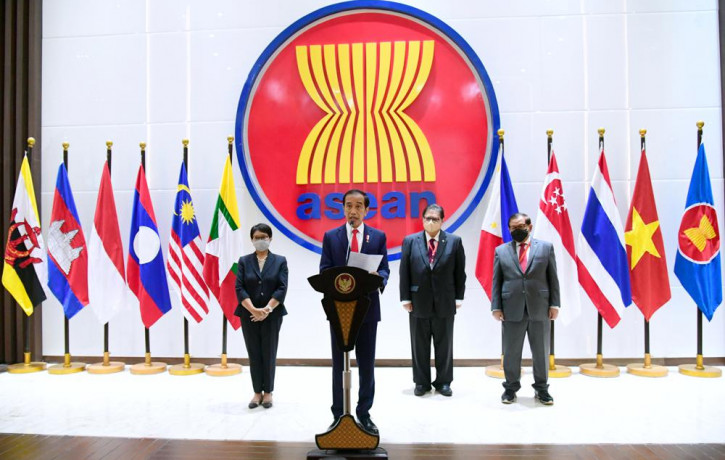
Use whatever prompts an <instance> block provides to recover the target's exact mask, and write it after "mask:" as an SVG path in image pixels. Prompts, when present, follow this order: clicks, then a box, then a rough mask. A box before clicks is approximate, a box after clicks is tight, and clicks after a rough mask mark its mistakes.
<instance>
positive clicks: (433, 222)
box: [400, 204, 466, 396]
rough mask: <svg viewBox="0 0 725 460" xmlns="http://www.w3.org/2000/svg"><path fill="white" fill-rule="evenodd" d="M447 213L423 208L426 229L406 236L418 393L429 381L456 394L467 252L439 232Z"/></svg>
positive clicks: (403, 296)
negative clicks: (456, 334)
mask: <svg viewBox="0 0 725 460" xmlns="http://www.w3.org/2000/svg"><path fill="white" fill-rule="evenodd" d="M443 218H444V211H443V208H442V207H440V206H439V205H437V204H431V205H428V206H427V207H426V208H425V210H424V211H423V227H424V228H425V230H424V231H423V232H419V233H414V234H412V235H408V236H406V237H405V239H404V240H403V250H402V255H401V257H400V300H401V302H402V304H403V308H405V310H406V311H408V313H410V315H409V323H410V344H411V348H412V354H413V381H414V382H415V395H416V396H423V395H424V394H425V393H427V392H428V391H430V389H431V385H432V386H433V387H435V388H436V390H438V392H439V393H440V394H442V395H443V396H452V395H453V391H452V390H451V382H452V381H453V319H454V317H455V314H456V310H457V309H458V308H460V307H461V305H462V304H463V293H464V291H465V288H466V272H465V266H466V255H465V254H464V252H463V243H462V242H461V238H460V237H458V236H456V235H453V234H450V233H446V232H444V231H443V230H441V226H442V225H443ZM431 339H432V340H433V344H434V346H435V366H436V379H435V381H434V382H431V378H430V344H431Z"/></svg>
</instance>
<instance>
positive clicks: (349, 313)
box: [307, 267, 388, 459]
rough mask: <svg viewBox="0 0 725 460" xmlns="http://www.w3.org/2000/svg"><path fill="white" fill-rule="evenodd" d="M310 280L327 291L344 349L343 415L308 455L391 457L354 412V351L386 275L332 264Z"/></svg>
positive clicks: (317, 437) (329, 314)
mask: <svg viewBox="0 0 725 460" xmlns="http://www.w3.org/2000/svg"><path fill="white" fill-rule="evenodd" d="M307 280H308V281H309V283H310V285H311V286H312V288H313V289H314V290H316V291H317V292H322V293H323V294H324V297H323V299H322V307H323V309H324V310H325V314H326V315H327V319H328V320H329V321H330V325H331V327H332V330H333V333H334V335H335V341H336V342H337V346H338V347H339V348H340V350H342V351H343V352H344V358H343V365H344V370H343V373H342V390H343V414H342V415H341V416H340V418H339V419H337V420H336V421H335V423H333V424H332V426H331V427H330V428H329V429H328V430H327V431H326V432H324V433H321V434H318V435H315V443H316V444H317V447H318V449H319V450H312V451H310V452H308V453H307V458H308V459H320V458H388V453H387V452H386V451H385V449H382V448H380V447H378V444H379V443H380V436H379V435H377V434H372V433H368V432H367V431H365V429H364V428H363V427H362V426H361V425H360V424H359V423H358V422H357V421H356V420H355V418H354V417H353V416H352V415H351V414H350V390H351V387H352V378H351V372H350V351H352V350H353V349H354V348H355V342H356V341H357V336H358V333H359V332H360V326H361V325H362V322H363V320H364V319H365V314H366V313H367V311H368V307H369V304H370V299H368V296H367V294H368V293H370V292H372V291H375V290H376V289H378V288H380V286H381V285H382V278H381V277H380V276H378V275H377V274H373V273H368V272H366V271H365V270H362V269H360V268H356V267H332V268H328V269H327V270H325V271H323V272H322V273H320V274H319V275H314V276H311V277H309V278H308V279H307ZM341 451H344V452H341Z"/></svg>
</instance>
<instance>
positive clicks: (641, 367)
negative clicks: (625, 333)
mask: <svg viewBox="0 0 725 460" xmlns="http://www.w3.org/2000/svg"><path fill="white" fill-rule="evenodd" d="M646 134H647V130H646V129H640V130H639V137H640V151H641V152H646V151H647V148H646V147H647V143H646V140H645V135H646ZM639 167H640V168H641V167H642V165H641V164H640V165H639ZM627 372H628V373H630V374H633V375H638V376H640V377H665V376H666V375H667V372H668V370H667V368H666V367H665V366H659V365H657V364H652V356H651V355H650V352H649V321H648V320H647V317H646V316H645V317H644V363H631V364H627Z"/></svg>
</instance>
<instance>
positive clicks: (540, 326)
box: [503, 312, 551, 391]
mask: <svg viewBox="0 0 725 460" xmlns="http://www.w3.org/2000/svg"><path fill="white" fill-rule="evenodd" d="M550 329H551V325H550V323H549V321H548V320H546V321H531V320H530V319H529V315H528V314H527V313H526V312H524V317H523V319H522V320H521V321H505V320H504V322H503V372H504V374H505V376H506V381H505V382H504V383H503V387H504V388H505V389H507V390H513V391H519V390H520V389H521V381H520V380H521V353H522V351H523V348H524V337H525V336H526V335H527V334H528V336H529V346H530V347H531V358H532V361H533V362H534V384H533V385H532V386H533V387H534V390H536V391H541V390H547V389H548V388H549V384H548V383H547V381H548V379H549V363H548V359H547V356H548V355H549V331H550Z"/></svg>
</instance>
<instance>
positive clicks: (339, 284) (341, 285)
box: [335, 273, 355, 294]
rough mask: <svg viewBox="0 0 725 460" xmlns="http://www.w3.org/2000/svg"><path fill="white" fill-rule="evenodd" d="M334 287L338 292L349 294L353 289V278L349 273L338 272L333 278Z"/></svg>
mask: <svg viewBox="0 0 725 460" xmlns="http://www.w3.org/2000/svg"><path fill="white" fill-rule="evenodd" d="M335 289H336V290H337V292H339V293H340V294H349V293H351V292H352V291H353V289H355V278H353V276H352V275H350V274H349V273H340V274H339V275H337V277H336V278H335Z"/></svg>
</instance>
